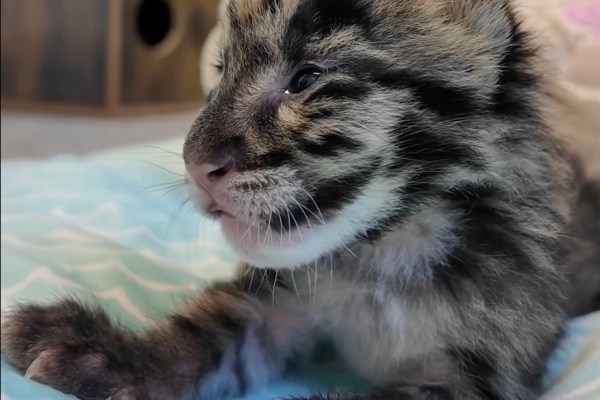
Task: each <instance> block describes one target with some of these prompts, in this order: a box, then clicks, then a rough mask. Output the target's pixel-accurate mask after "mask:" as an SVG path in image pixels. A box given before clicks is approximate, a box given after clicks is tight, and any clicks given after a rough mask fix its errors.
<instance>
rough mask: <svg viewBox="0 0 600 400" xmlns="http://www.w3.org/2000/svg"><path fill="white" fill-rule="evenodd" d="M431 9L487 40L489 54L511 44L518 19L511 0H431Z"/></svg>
mask: <svg viewBox="0 0 600 400" xmlns="http://www.w3.org/2000/svg"><path fill="white" fill-rule="evenodd" d="M433 3H436V4H432V5H431V6H428V8H429V7H431V9H432V11H434V12H435V14H437V15H438V16H440V17H441V18H442V19H443V21H444V22H447V23H449V24H451V25H459V26H462V27H464V28H466V29H467V30H469V31H472V32H474V33H476V34H477V35H478V36H480V37H482V38H483V39H484V40H485V41H486V42H487V45H488V46H487V47H488V48H489V50H492V52H493V53H496V54H502V53H504V52H505V51H506V48H507V47H508V46H509V45H510V43H511V38H512V35H513V33H514V32H515V29H516V28H517V25H518V21H519V19H518V18H517V14H516V12H515V9H514V6H513V3H514V0H513V1H511V0H448V1H438V2H433Z"/></svg>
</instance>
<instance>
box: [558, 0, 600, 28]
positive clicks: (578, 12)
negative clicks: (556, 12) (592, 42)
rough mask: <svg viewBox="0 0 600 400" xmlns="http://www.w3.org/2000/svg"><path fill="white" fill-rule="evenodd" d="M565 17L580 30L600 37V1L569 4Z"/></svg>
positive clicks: (589, 0) (590, 0) (586, 0)
mask: <svg viewBox="0 0 600 400" xmlns="http://www.w3.org/2000/svg"><path fill="white" fill-rule="evenodd" d="M564 11H565V17H566V18H567V21H569V22H570V23H572V24H574V25H577V26H578V27H579V28H580V29H584V30H586V31H588V32H591V33H592V34H594V35H598V36H600V0H584V1H578V2H574V3H571V4H568V5H567V6H566V7H565V9H564Z"/></svg>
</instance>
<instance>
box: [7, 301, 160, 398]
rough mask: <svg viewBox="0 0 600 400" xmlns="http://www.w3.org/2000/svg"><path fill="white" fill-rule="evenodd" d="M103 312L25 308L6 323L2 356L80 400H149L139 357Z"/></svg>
mask: <svg viewBox="0 0 600 400" xmlns="http://www.w3.org/2000/svg"><path fill="white" fill-rule="evenodd" d="M135 347H136V344H135V343H134V339H133V337H131V336H128V335H126V334H125V333H124V332H123V331H121V330H119V329H117V328H115V327H114V326H113V325H112V323H111V322H110V320H109V319H108V317H107V316H106V314H105V313H104V312H103V311H102V310H101V309H99V308H92V307H87V306H84V305H82V304H80V303H78V302H76V301H73V300H66V301H62V302H60V303H57V304H54V305H49V306H40V305H25V306H21V307H19V308H17V309H16V310H14V311H12V312H11V313H9V314H8V315H7V317H6V319H5V321H4V322H3V323H2V354H3V356H4V357H5V359H6V361H7V362H8V363H10V364H12V365H13V366H14V367H15V368H17V369H18V370H20V371H21V372H23V373H24V374H25V376H27V377H29V378H31V379H34V380H36V381H39V382H41V383H45V384H47V385H50V386H52V387H54V388H55V389H58V390H60V391H62V392H65V393H69V394H74V395H76V396H78V397H79V398H81V399H86V400H87V399H90V400H92V399H94V400H96V399H107V398H111V399H112V400H117V399H127V400H130V399H145V398H148V397H147V396H145V390H144V385H143V380H144V375H143V374H140V373H139V372H140V371H142V370H143V367H141V368H140V362H142V363H143V362H144V361H150V360H143V359H142V360H140V359H139V358H136V357H139V352H137V351H136V350H135Z"/></svg>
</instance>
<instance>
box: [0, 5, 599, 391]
mask: <svg viewBox="0 0 600 400" xmlns="http://www.w3.org/2000/svg"><path fill="white" fill-rule="evenodd" d="M214 39H215V40H217V42H215V43H218V45H215V46H212V47H211V49H217V55H218V60H216V63H215V65H214V71H212V72H210V74H211V76H212V78H210V79H208V81H210V82H214V85H213V86H211V87H210V88H209V89H210V96H209V102H208V104H207V106H206V107H205V108H204V109H203V110H202V112H201V114H200V115H199V116H198V118H197V120H196V121H195V123H194V125H193V127H192V129H191V131H190V133H189V136H188V138H187V141H186V144H185V148H184V160H185V162H186V163H187V164H188V165H195V164H199V163H203V162H207V160H208V161H209V162H211V163H214V164H219V163H220V162H221V161H222V159H223V158H224V157H228V158H232V159H233V160H234V163H235V175H234V177H233V178H232V180H231V182H230V184H229V187H228V192H227V193H228V196H229V202H230V204H231V205H232V207H235V209H236V210H237V212H238V213H239V214H240V215H241V219H243V220H245V221H247V222H248V223H249V224H250V228H249V229H248V230H246V231H245V232H241V233H240V235H236V234H232V235H231V237H230V239H231V241H232V244H233V245H234V246H235V247H236V249H237V250H238V251H239V253H240V254H241V256H242V257H244V259H245V260H246V263H245V264H244V265H243V267H242V268H241V271H240V273H239V276H238V277H237V278H236V279H235V280H233V281H230V282H221V283H216V284H214V285H213V286H212V287H211V288H209V289H208V290H206V291H205V292H203V293H202V294H200V295H199V296H198V298H196V299H193V300H191V301H190V303H189V304H188V305H187V306H186V307H183V308H182V309H181V310H178V311H176V312H174V313H173V314H172V315H170V316H169V317H167V318H166V319H165V320H164V321H161V322H160V323H157V324H156V326H155V327H153V328H152V329H150V330H148V331H147V332H144V333H142V334H131V333H128V332H126V331H124V330H122V329H120V328H118V327H116V326H115V325H114V324H112V323H111V322H110V320H109V319H108V317H107V316H106V314H105V313H104V312H103V311H102V310H99V309H96V308H93V307H90V306H86V305H82V304H80V303H78V302H76V301H72V300H65V301H64V302H61V303H58V304H55V305H53V306H38V305H24V306H23V307H21V308H20V309H18V310H17V311H15V312H14V313H13V314H12V315H10V316H9V317H8V318H7V320H6V322H5V323H4V324H3V326H2V349H3V350H2V351H3V354H4V356H5V357H6V358H7V359H8V360H9V361H10V362H11V363H12V364H13V365H14V366H15V367H17V368H18V369H20V370H22V371H23V372H25V373H26V374H27V375H28V376H30V377H32V378H34V379H37V380H39V381H41V382H45V383H48V384H50V385H52V386H54V387H56V388H58V389H60V390H63V391H65V392H67V393H73V394H76V395H78V396H79V397H80V398H82V399H106V398H111V399H113V400H117V399H151V400H154V399H182V398H191V397H193V396H196V398H200V399H223V398H227V397H230V396H236V395H240V394H243V393H248V392H250V391H252V390H253V389H254V388H257V387H260V386H262V385H265V384H266V383H267V382H268V381H269V380H271V379H273V378H275V377H277V376H279V375H281V374H282V373H285V371H287V370H288V369H289V368H291V366H293V365H296V364H297V362H299V361H301V360H302V358H303V356H305V355H306V354H307V353H309V349H310V348H311V347H312V346H313V345H315V344H316V343H317V342H318V341H319V340H321V339H323V338H325V339H331V340H332V341H333V342H334V344H335V345H336V347H337V350H338V351H339V353H340V355H341V357H342V358H343V359H344V360H345V361H346V362H347V363H348V364H349V365H350V366H351V367H352V368H353V369H354V370H355V371H356V372H357V373H358V374H360V375H361V376H363V377H365V378H366V379H368V380H370V381H371V382H373V383H374V385H375V386H376V387H378V388H380V390H381V391H380V392H376V393H343V392H339V393H331V394H323V395H315V396H314V397H312V399H329V400H331V399H338V400H350V399H357V400H358V399H360V400H376V399H390V400H394V399H398V400H399V399H406V400H426V399H427V400H441V399H456V400H481V399H489V400H529V399H536V398H537V397H538V395H539V378H540V375H541V373H542V370H543V365H544V361H545V358H546V356H547V355H548V353H549V352H550V351H551V350H552V349H553V347H554V346H555V344H556V341H557V339H558V337H559V336H560V333H561V327H562V325H563V323H564V320H565V317H566V312H565V309H566V306H567V302H566V295H565V293H567V290H568V287H567V282H568V279H567V278H566V277H565V275H566V272H567V269H566V268H565V267H564V263H563V257H564V256H565V254H566V253H567V252H568V249H564V246H563V244H564V241H563V240H562V239H561V238H562V237H563V236H564V235H566V234H567V233H566V231H565V226H566V224H567V223H569V221H570V215H571V211H570V210H571V204H572V202H573V197H574V196H572V194H573V193H575V187H574V186H573V182H574V181H573V179H572V178H571V172H570V168H569V165H568V162H567V157H566V154H565V153H566V152H565V151H564V150H563V149H562V146H561V144H560V143H559V141H558V140H557V139H556V138H555V137H554V133H553V131H552V127H553V126H554V125H553V123H552V122H551V119H550V118H551V117H552V112H551V110H552V108H551V107H552V99H551V96H550V95H549V94H548V93H550V91H548V90H546V88H547V82H546V81H545V78H544V74H543V73H542V71H541V70H539V67H538V66H537V65H536V62H535V61H536V55H535V51H534V50H535V49H534V48H533V46H532V45H531V44H530V42H529V41H528V38H527V35H526V34H525V33H524V32H523V31H522V30H521V28H520V25H519V22H518V18H517V17H516V16H515V14H514V13H513V11H512V9H511V6H510V4H509V3H508V1H505V0H455V1H446V0H405V1H395V0H230V1H229V2H228V3H227V5H226V6H225V7H224V9H223V19H222V22H221V25H220V27H219V32H218V35H215V36H214ZM197 190H198V188H196V187H194V186H193V185H192V192H193V193H196V192H195V191H197ZM196 194H198V193H196ZM198 195H199V194H198ZM582 230H583V229H580V231H582ZM242 233H243V234H242ZM590 240H591V241H590V243H591V246H592V247H591V248H593V247H594V246H595V247H596V248H597V247H598V245H599V244H600V240H598V241H594V240H595V239H590ZM581 301H582V302H589V298H585V299H581Z"/></svg>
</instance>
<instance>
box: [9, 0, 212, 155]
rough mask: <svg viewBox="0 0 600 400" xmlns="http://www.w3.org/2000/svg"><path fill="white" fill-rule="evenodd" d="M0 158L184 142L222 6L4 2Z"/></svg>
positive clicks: (155, 1) (169, 1) (165, 0)
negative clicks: (205, 49)
mask: <svg viewBox="0 0 600 400" xmlns="http://www.w3.org/2000/svg"><path fill="white" fill-rule="evenodd" d="M0 4H1V13H2V16H1V26H2V28H1V31H2V43H1V45H2V48H1V52H2V54H1V56H2V58H1V77H2V92H1V95H2V136H1V137H2V145H1V147H0V148H1V149H2V158H3V159H6V158H16V157H43V156H48V155H52V154H57V153H85V152H89V151H94V150H99V149H102V148H106V147H115V146H120V145H124V144H133V143H138V142H143V141H149V140H154V139H161V138H167V137H169V136H177V135H179V136H181V135H182V134H184V133H185V132H186V130H187V128H188V127H189V126H190V125H191V121H192V120H193V117H194V114H195V113H196V112H197V111H198V109H199V108H200V107H201V105H202V98H203V96H202V94H201V90H200V83H199V81H200V78H199V68H198V63H199V56H200V52H201V48H202V45H203V42H204V40H205V38H206V36H207V34H208V33H209V32H210V30H211V29H212V28H213V26H214V24H215V20H216V11H217V6H218V0H25V1H23V0H1V3H0Z"/></svg>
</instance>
